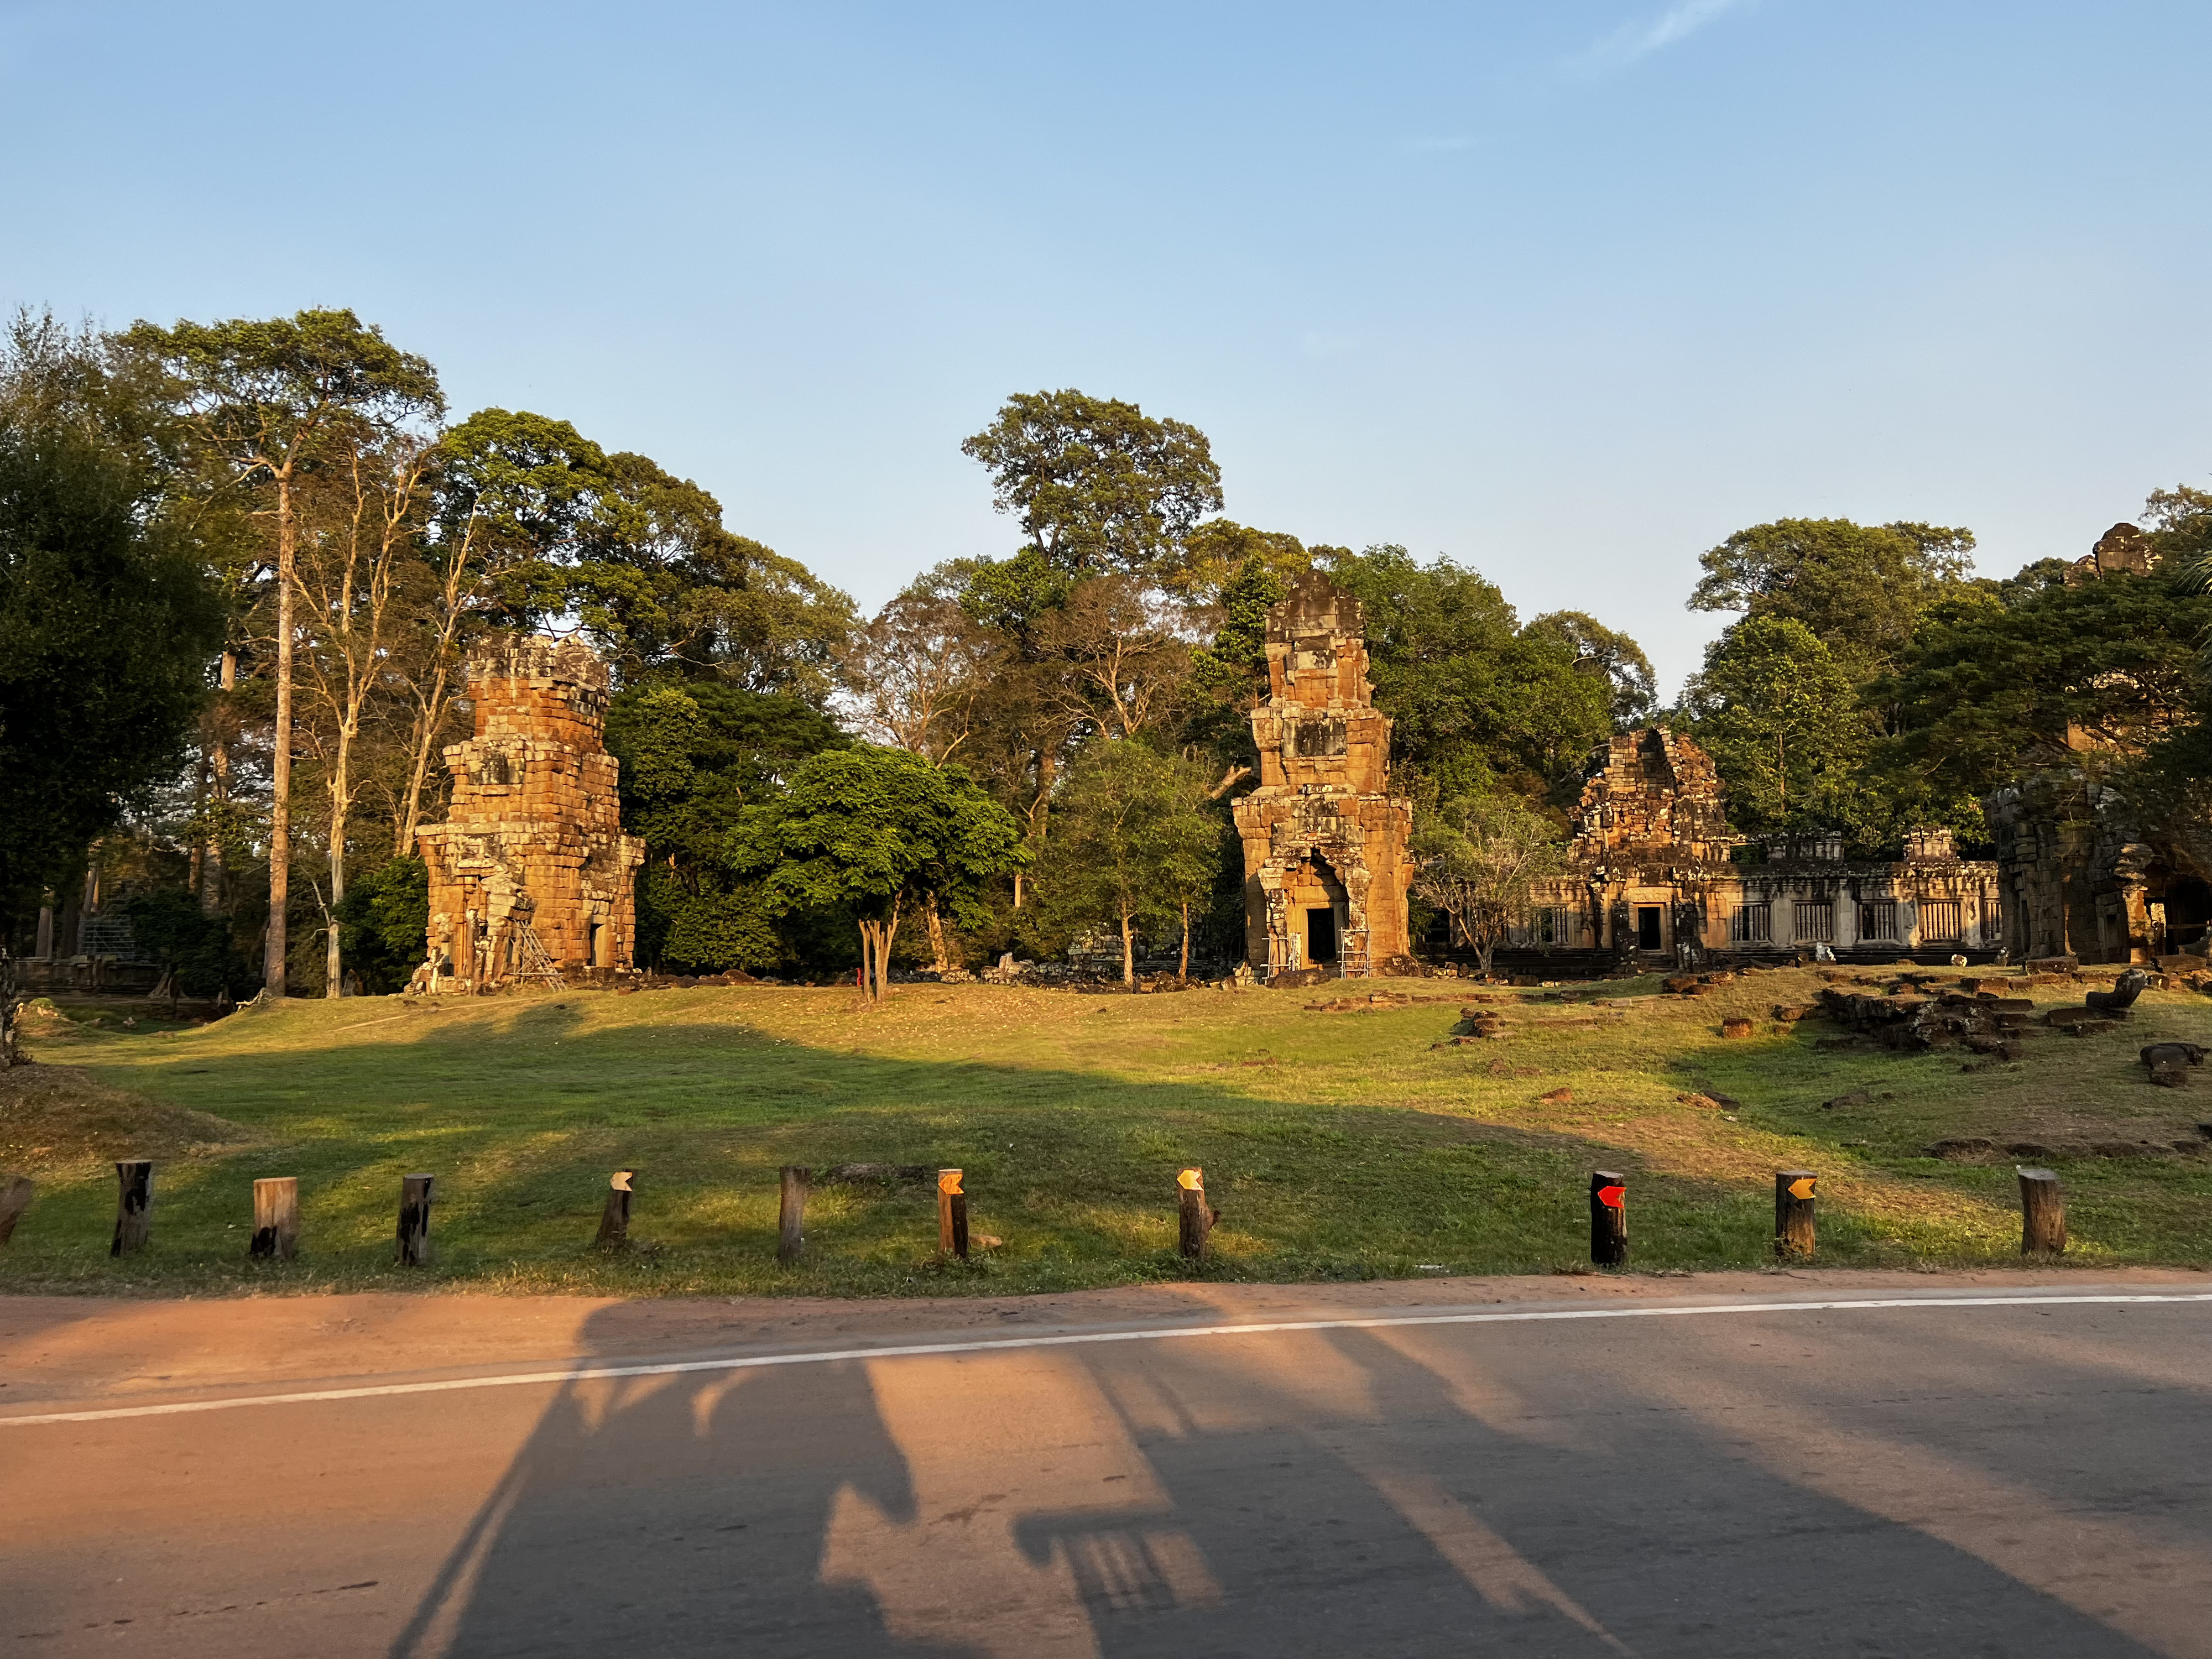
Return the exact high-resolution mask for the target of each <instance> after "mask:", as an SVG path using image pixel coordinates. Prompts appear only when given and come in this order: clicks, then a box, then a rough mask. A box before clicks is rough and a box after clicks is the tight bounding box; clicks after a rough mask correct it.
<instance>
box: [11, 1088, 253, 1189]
mask: <svg viewBox="0 0 2212 1659" xmlns="http://www.w3.org/2000/svg"><path fill="white" fill-rule="evenodd" d="M252 1139H253V1136H252V1133H249V1132H248V1131H247V1130H246V1129H243V1128H241V1127H239V1126H238V1125H237V1124H235V1123H231V1122H227V1121H224V1120H223V1119H222V1118H219V1117H216V1116H214V1115H211V1114H210V1113H207V1112H198V1111H194V1110H192V1109H191V1108H190V1107H186V1106H177V1105H172V1104H169V1103H166V1102H163V1101H159V1100H155V1099H151V1098H149V1097H147V1096H145V1095H142V1094H135V1093H132V1092H131V1091H127V1090H124V1089H117V1088H113V1087H111V1086H110V1085H106V1084H105V1083H102V1082H100V1080H99V1079H96V1078H95V1077H94V1076H93V1074H92V1073H89V1072H88V1071H85V1070H84V1069H82V1067H80V1066H38V1065H33V1066H10V1067H9V1069H7V1070H6V1071H0V1170H14V1171H16V1172H18V1173H20V1174H24V1175H31V1176H39V1175H50V1174H60V1173H68V1174H70V1175H78V1176H82V1175H83V1174H84V1173H85V1172H86V1170H87V1167H88V1166H104V1165H106V1164H112V1163H113V1162H114V1161H115V1160H116V1159H118V1158H157V1159H159V1158H202V1157H209V1156H213V1155H216V1154H220V1153H224V1152H235V1151H237V1150H238V1149H239V1148H240V1146H243V1145H244V1144H246V1143H247V1142H249V1141H251V1140H252Z"/></svg>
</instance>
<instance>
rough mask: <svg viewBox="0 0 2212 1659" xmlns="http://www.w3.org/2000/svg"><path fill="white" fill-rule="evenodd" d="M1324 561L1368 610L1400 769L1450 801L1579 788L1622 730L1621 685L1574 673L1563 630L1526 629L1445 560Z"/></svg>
mask: <svg viewBox="0 0 2212 1659" xmlns="http://www.w3.org/2000/svg"><path fill="white" fill-rule="evenodd" d="M1327 562H1328V571H1329V574H1330V575H1331V576H1332V577H1333V578H1334V580H1335V581H1336V582H1337V584H1338V586H1340V587H1342V588H1344V589H1345V590H1346V592H1350V593H1351V594H1352V596H1353V597H1354V598H1356V599H1358V600H1359V602H1360V604H1361V605H1362V606H1363V607H1364V610H1365V612H1366V617H1367V653H1368V658H1369V661H1370V665H1371V668H1370V678H1372V679H1373V681H1374V684H1375V702H1376V706H1377V707H1378V708H1382V709H1383V712H1385V713H1386V714H1389V716H1390V718H1391V720H1392V722H1393V726H1392V731H1391V748H1392V750H1393V753H1394V756H1395V759H1396V760H1397V761H1398V762H1399V763H1401V764H1403V765H1404V766H1405V767H1407V768H1408V769H1410V770H1411V771H1412V772H1413V773H1415V774H1418V775H1421V776H1425V777H1426V778H1428V779H1430V780H1431V781H1432V782H1433V783H1434V784H1435V786H1436V787H1437V789H1438V790H1439V792H1440V793H1443V794H1447V795H1449V794H1472V795H1480V794H1492V793H1498V791H1499V790H1501V789H1504V790H1507V791H1510V792H1511V793H1516V794H1521V795H1524V796H1527V797H1528V798H1530V799H1541V798H1542V797H1543V796H1544V795H1545V793H1547V790H1549V789H1551V788H1553V787H1560V786H1565V785H1566V784H1568V783H1569V782H1571V781H1573V780H1575V779H1577V778H1578V777H1579V775H1580V774H1581V770H1582V767H1583V763H1584V761H1585V760H1587V759H1588V757H1589V752H1590V750H1592V749H1593V748H1594V747H1595V745H1596V744H1599V743H1601V742H1602V741H1603V740H1604V739H1605V738H1606V736H1607V734H1608V733H1609V732H1611V731H1612V730H1613V712H1612V710H1613V683H1612V681H1611V679H1610V678H1608V677H1607V676H1606V675H1604V674H1594V673H1589V672H1584V671H1581V670H1578V669H1577V666H1576V664H1577V646H1576V645H1574V644H1573V643H1571V641H1569V639H1568V638H1567V637H1566V636H1565V635H1564V634H1563V632H1562V631H1561V630H1560V629H1558V628H1557V627H1553V626H1542V627H1540V626H1538V625H1536V624H1534V623H1531V624H1530V625H1529V626H1528V627H1527V628H1522V627H1521V626H1520V624H1519V623H1518V622H1517V620H1516V617H1515V615H1514V611H1513V607H1512V606H1511V605H1508V604H1507V603H1506V602H1505V596H1504V594H1502V593H1501V592H1498V589H1497V587H1496V586H1494V585H1492V583H1490V582H1488V581H1486V580H1483V578H1482V577H1480V576H1479V575H1477V574H1475V573H1474V571H1472V570H1468V569H1464V568H1461V567H1460V566H1458V565H1455V564H1454V563H1452V562H1450V561H1449V560H1447V559H1438V560H1437V561H1436V562H1433V563H1431V564H1427V565H1423V564H1419V563H1417V562H1415V561H1414V559H1413V556H1412V555H1410V554H1409V553H1407V551H1406V550H1405V549H1404V548H1402V547H1370V548H1369V549H1368V550H1366V551H1365V552H1364V553H1357V554H1349V553H1343V554H1337V555H1334V556H1331V557H1329V558H1328V561H1327ZM1618 637H1619V636H1616V638H1618ZM1627 643H1628V644H1629V645H1630V646H1632V645H1633V641H1628V642H1627ZM1411 781H1412V780H1411V779H1409V780H1408V782H1411Z"/></svg>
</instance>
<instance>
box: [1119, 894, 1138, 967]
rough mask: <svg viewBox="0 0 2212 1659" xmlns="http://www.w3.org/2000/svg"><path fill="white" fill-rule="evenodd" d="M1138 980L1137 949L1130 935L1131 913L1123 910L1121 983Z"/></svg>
mask: <svg viewBox="0 0 2212 1659" xmlns="http://www.w3.org/2000/svg"><path fill="white" fill-rule="evenodd" d="M1136 982H1137V951H1136V946H1135V945H1134V944H1133V942H1132V941H1131V939H1130V937H1129V913H1128V912H1127V910H1124V911H1122V912H1121V983H1122V984H1124V985H1134V984H1135V983H1136Z"/></svg>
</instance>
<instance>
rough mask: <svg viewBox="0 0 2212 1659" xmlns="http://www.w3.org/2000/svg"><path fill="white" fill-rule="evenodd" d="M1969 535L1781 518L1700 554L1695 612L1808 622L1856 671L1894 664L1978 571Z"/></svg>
mask: <svg viewBox="0 0 2212 1659" xmlns="http://www.w3.org/2000/svg"><path fill="white" fill-rule="evenodd" d="M1973 546H1974V537H1973V532H1972V531H1967V530H1951V529H1942V528H1939V527H1937V526H1934V525H1924V524H1887V525H1879V526H1868V525H1859V524H1854V523H1852V522H1851V521H1850V520H1849V519H1778V520H1775V521H1774V522H1773V523H1772V524H1762V525H1754V526H1752V527H1751V528H1750V529H1748V530H1739V531H1737V532H1735V535H1733V536H1731V537H1729V538H1728V539H1727V540H1726V541H1724V542H1723V543H1722V544H1720V545H1719V546H1718V547H1716V548H1713V549H1711V550H1710V551H1708V552H1706V553H1704V554H1702V555H1700V556H1699V560H1698V562H1699V564H1701V565H1703V566H1704V567H1705V575H1704V576H1703V578H1701V579H1700V580H1699V583H1698V585H1697V587H1696V589H1695V590H1694V591H1693V592H1692V593H1691V595H1690V608H1691V609H1692V611H1742V612H1744V613H1745V614H1746V615H1747V616H1749V617H1779V618H1783V619H1785V620H1789V621H1793V622H1799V623H1803V624H1804V625H1805V626H1806V627H1807V628H1809V629H1812V631H1813V632H1814V634H1815V635H1819V637H1820V640H1821V641H1822V642H1823V643H1824V644H1826V646H1827V647H1828V648H1829V650H1830V651H1831V652H1832V653H1836V655H1837V656H1838V659H1840V660H1842V661H1843V662H1844V664H1845V666H1846V671H1847V672H1851V673H1854V674H1858V673H1869V672H1871V671H1875V670H1876V669H1879V668H1882V667H1885V666H1887V665H1889V664H1891V663H1892V662H1893V661H1894V660H1895V659H1896V658H1897V655H1898V653H1899V652H1901V651H1902V650H1903V649H1904V648H1905V645H1906V644H1907V642H1908V641H1910V640H1911V637H1912V629H1913V627H1914V625H1915V623H1917V622H1918V621H1919V618H1920V616H1921V613H1922V612H1923V611H1925V610H1926V609H1927V608H1928V606H1929V604H1931V603H1932V602H1933V601H1934V600H1935V599H1937V598H1938V597H1940V596H1942V594H1943V593H1944V592H1947V591H1948V590H1949V589H1951V588H1953V587H1954V586H1957V585H1958V584H1960V582H1962V581H1963V580H1965V579H1966V574H1967V572H1968V571H1969V570H1971V569H1972V564H1973V561H1972V551H1973Z"/></svg>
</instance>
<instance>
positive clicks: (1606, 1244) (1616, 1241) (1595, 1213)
mask: <svg viewBox="0 0 2212 1659" xmlns="http://www.w3.org/2000/svg"><path fill="white" fill-rule="evenodd" d="M1589 1206H1590V1260H1591V1261H1594V1262H1595V1263H1596V1264H1597V1265H1598V1266H1599V1267H1619V1266H1620V1264H1621V1263H1622V1262H1624V1261H1627V1260H1628V1177H1627V1176H1625V1175H1621V1174H1619V1173H1617V1172H1616V1171H1614V1170H1592V1171H1591V1172H1590V1186H1589Z"/></svg>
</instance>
